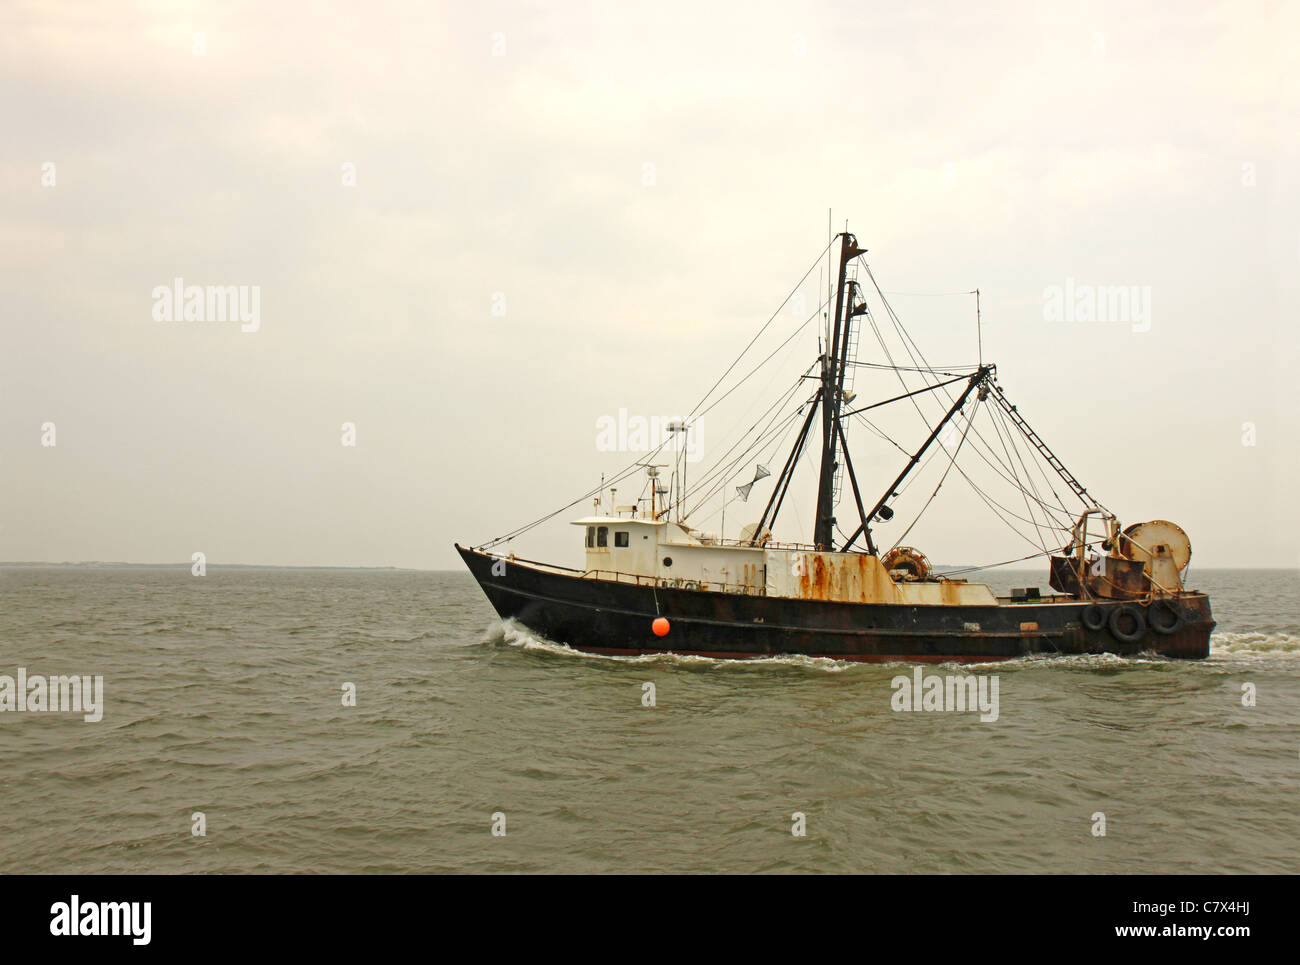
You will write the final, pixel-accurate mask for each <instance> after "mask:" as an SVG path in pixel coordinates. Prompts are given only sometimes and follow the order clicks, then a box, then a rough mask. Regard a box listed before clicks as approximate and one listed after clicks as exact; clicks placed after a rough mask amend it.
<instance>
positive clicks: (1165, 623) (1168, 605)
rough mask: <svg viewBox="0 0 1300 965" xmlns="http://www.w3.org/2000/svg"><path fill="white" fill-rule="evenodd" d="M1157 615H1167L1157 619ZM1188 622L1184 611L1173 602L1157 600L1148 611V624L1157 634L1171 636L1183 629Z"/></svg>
mask: <svg viewBox="0 0 1300 965" xmlns="http://www.w3.org/2000/svg"><path fill="white" fill-rule="evenodd" d="M1157 614H1167V616H1166V617H1161V618H1159V619H1157ZM1186 622H1187V620H1186V618H1185V617H1184V616H1183V611H1182V609H1180V608H1179V606H1178V604H1177V603H1174V602H1173V601H1172V600H1156V602H1154V603H1152V604H1151V606H1150V608H1149V609H1148V610H1147V623H1148V625H1150V627H1151V629H1152V630H1154V631H1155V632H1156V633H1159V634H1162V635H1164V636H1166V637H1167V636H1170V635H1172V634H1175V633H1177V632H1178V631H1179V630H1181V629H1182V628H1183V624H1184V623H1186Z"/></svg>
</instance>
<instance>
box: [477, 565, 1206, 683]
mask: <svg viewBox="0 0 1300 965" xmlns="http://www.w3.org/2000/svg"><path fill="white" fill-rule="evenodd" d="M456 550H457V551H458V552H459V553H460V555H461V558H462V559H463V560H464V561H465V565H466V566H467V567H469V570H470V572H471V573H472V574H473V575H474V578H475V579H476V580H478V583H479V586H481V587H482V588H483V592H484V594H486V596H487V598H488V600H489V602H491V604H492V606H493V607H494V608H495V609H496V611H497V613H498V614H500V615H501V616H502V617H505V618H510V619H513V620H516V621H518V622H519V623H520V624H522V625H523V626H525V627H527V628H529V629H530V630H532V631H534V632H536V633H538V634H541V635H542V636H544V637H546V638H547V639H549V640H553V641H555V642H556V643H563V644H567V645H568V646H571V647H573V648H575V649H577V650H584V651H588V652H591V653H603V654H619V655H637V654H647V653H666V652H671V653H680V654H698V655H701V656H709V657H719V658H753V657H770V656H776V655H781V654H806V655H808V656H812V657H830V658H833V659H836V660H862V661H907V662H931V663H939V662H949V661H970V662H983V661H990V660H1010V659H1014V658H1017V657H1023V656H1026V655H1029V654H1038V653H1041V654H1085V653H1113V654H1119V655H1123V656H1131V655H1136V654H1139V653H1156V654H1159V655H1161V656H1165V657H1176V658H1185V659H1201V658H1204V657H1207V656H1209V652H1210V631H1211V630H1213V629H1214V619H1213V618H1212V616H1211V614H1210V601H1209V598H1208V597H1206V596H1205V595H1204V594H1201V593H1186V594H1183V595H1182V596H1180V597H1179V598H1178V601H1177V606H1178V608H1179V610H1180V611H1181V613H1182V615H1183V623H1182V626H1181V627H1180V628H1179V629H1177V630H1175V631H1174V632H1173V633H1167V634H1166V633H1159V632H1156V631H1155V630H1153V629H1150V628H1148V629H1147V630H1146V631H1145V633H1144V634H1143V635H1142V636H1141V637H1139V638H1138V639H1137V640H1133V641H1123V640H1120V639H1118V638H1117V637H1116V636H1115V635H1114V634H1112V633H1111V632H1110V631H1109V630H1108V629H1106V627H1105V626H1103V627H1102V628H1101V629H1099V630H1090V629H1088V628H1087V627H1085V626H1084V624H1083V619H1082V618H1083V612H1084V610H1085V609H1087V608H1088V607H1089V606H1093V605H1094V604H1092V603H1090V602H1086V601H1085V602H1080V601H1075V600H1070V601H1065V602H1049V601H1030V602H1025V603H1020V602H1016V603H1006V602H1004V603H1002V604H1001V605H998V606H966V605H945V606H900V605H897V604H864V603H835V602H827V601H823V600H803V599H791V598H787V597H769V596H748V595H741V594H735V593H714V592H708V591H704V590H685V589H674V588H669V587H658V586H651V585H648V584H642V585H638V584H635V583H624V582H614V581H612V580H597V579H588V578H584V577H581V576H579V575H577V574H574V575H568V574H565V573H558V572H554V571H552V570H549V569H542V568H538V567H535V566H530V565H526V564H524V563H518V562H514V561H511V560H502V559H498V558H496V557H492V556H488V555H486V554H483V553H479V552H476V551H474V550H470V549H466V548H464V547H462V546H459V545H458V546H457V547H456ZM1122 605H1124V604H1120V603H1101V604H1100V606H1101V607H1102V609H1103V611H1104V612H1105V614H1106V615H1109V612H1110V610H1111V609H1113V608H1115V607H1118V606H1122ZM1128 605H1129V606H1135V605H1136V604H1128ZM1094 615H1095V611H1094ZM659 616H663V617H666V618H667V619H668V621H669V625H670V629H669V632H668V634H667V635H666V636H663V637H658V636H655V634H654V632H653V630H652V629H651V624H652V623H653V622H654V620H655V618H656V617H659ZM975 625H978V629H975ZM1022 627H1023V629H1022Z"/></svg>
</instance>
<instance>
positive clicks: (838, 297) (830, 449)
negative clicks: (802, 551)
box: [813, 231, 864, 550]
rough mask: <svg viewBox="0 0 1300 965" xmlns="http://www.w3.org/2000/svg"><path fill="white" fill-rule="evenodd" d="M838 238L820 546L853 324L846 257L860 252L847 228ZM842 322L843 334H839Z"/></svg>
mask: <svg viewBox="0 0 1300 965" xmlns="http://www.w3.org/2000/svg"><path fill="white" fill-rule="evenodd" d="M839 238H840V272H839V282H838V285H837V287H836V289H835V315H834V316H833V318H834V326H833V328H832V330H831V337H830V341H829V342H828V343H827V345H826V348H825V351H824V352H823V353H822V392H821V402H822V460H821V476H820V478H819V481H818V485H817V517H816V521H815V523H814V529H813V543H814V544H816V545H817V546H818V547H820V548H821V549H825V550H831V549H834V547H835V502H834V501H835V494H834V490H835V467H836V463H835V445H836V441H837V439H838V438H839V433H838V431H837V430H836V426H837V424H838V419H839V415H840V404H841V402H842V401H843V393H842V392H841V391H840V384H841V382H842V379H843V374H842V367H843V365H844V357H843V356H844V346H846V345H847V344H848V331H849V329H848V327H849V325H850V324H852V318H853V314H854V311H853V306H852V304H851V302H852V299H849V301H850V305H849V315H848V317H847V318H846V317H845V315H844V305H845V298H844V294H845V286H844V280H845V275H846V273H847V271H848V267H849V261H850V260H851V259H853V258H856V257H857V256H858V255H860V254H863V252H864V249H862V248H859V247H858V243H857V239H856V238H854V237H853V235H851V234H849V233H848V232H847V231H844V232H841V233H840V235H839ZM841 325H842V326H843V332H844V337H843V338H841V335H840V332H841Z"/></svg>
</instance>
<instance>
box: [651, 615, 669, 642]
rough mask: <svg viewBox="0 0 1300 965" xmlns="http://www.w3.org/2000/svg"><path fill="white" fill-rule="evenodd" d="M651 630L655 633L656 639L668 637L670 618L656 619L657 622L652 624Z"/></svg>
mask: <svg viewBox="0 0 1300 965" xmlns="http://www.w3.org/2000/svg"><path fill="white" fill-rule="evenodd" d="M650 629H651V630H653V631H654V632H655V636H656V637H666V636H668V630H669V626H668V618H667V617H655V622H654V623H652V624H650Z"/></svg>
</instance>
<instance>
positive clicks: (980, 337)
mask: <svg viewBox="0 0 1300 965" xmlns="http://www.w3.org/2000/svg"><path fill="white" fill-rule="evenodd" d="M975 339H976V342H977V343H978V346H979V354H980V364H979V367H980V368H984V327H983V326H982V325H981V324H980V290H979V289H978V288H976V289H975Z"/></svg>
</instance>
